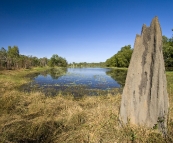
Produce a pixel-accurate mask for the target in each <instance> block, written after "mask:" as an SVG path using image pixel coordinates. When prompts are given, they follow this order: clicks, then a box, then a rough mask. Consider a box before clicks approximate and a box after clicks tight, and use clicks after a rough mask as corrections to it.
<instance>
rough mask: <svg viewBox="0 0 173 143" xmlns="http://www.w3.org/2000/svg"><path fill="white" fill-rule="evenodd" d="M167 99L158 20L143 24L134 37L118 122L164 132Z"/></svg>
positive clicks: (167, 105)
mask: <svg viewBox="0 0 173 143" xmlns="http://www.w3.org/2000/svg"><path fill="white" fill-rule="evenodd" d="M168 107H169V100H168V94H167V81H166V75H165V66H164V60H163V53H162V32H161V28H160V24H159V21H158V18H157V17H155V18H154V19H153V20H152V22H151V25H150V27H147V26H146V25H143V27H142V31H141V35H136V40H135V45H134V51H133V54H132V57H131V61H130V65H129V68H128V73H127V77H126V83H125V87H124V89H123V94H122V101H121V108H120V119H121V121H122V122H123V123H127V122H128V121H130V123H132V124H137V125H144V126H148V127H153V126H155V125H156V124H157V125H158V127H159V129H160V130H161V131H162V132H164V133H165V132H166V127H167V115H168Z"/></svg>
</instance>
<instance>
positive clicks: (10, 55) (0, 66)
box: [0, 46, 67, 70]
mask: <svg viewBox="0 0 173 143" xmlns="http://www.w3.org/2000/svg"><path fill="white" fill-rule="evenodd" d="M37 66H41V67H45V66H50V67H54V66H60V67H66V66H67V61H66V59H65V58H62V57H60V56H58V55H57V54H54V55H52V57H51V58H50V59H48V58H46V57H43V58H37V57H35V56H26V55H21V54H20V53H19V48H18V47H17V46H13V47H11V46H8V49H7V50H6V49H5V48H3V47H2V48H1V49H0V70H4V69H8V70H11V69H21V68H25V69H29V68H31V67H37Z"/></svg>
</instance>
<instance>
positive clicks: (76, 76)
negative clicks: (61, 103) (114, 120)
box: [23, 68, 126, 96]
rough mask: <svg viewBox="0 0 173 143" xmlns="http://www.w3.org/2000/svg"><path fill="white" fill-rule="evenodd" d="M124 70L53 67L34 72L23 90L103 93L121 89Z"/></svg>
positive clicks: (51, 93)
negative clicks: (37, 72)
mask: <svg viewBox="0 0 173 143" xmlns="http://www.w3.org/2000/svg"><path fill="white" fill-rule="evenodd" d="M123 76H126V71H124V70H114V69H113V70H112V69H107V68H68V69H67V68H63V69H62V68H58V69H56V68H53V69H51V70H47V71H45V72H42V73H39V74H35V75H34V77H33V79H34V80H33V81H32V82H31V83H30V84H29V85H25V86H24V88H23V90H24V91H41V92H44V93H45V94H46V95H57V94H58V93H59V92H61V93H62V92H63V95H64V94H67V95H69V94H70V95H74V96H83V95H103V94H107V93H110V94H117V92H121V91H122V88H120V87H122V86H123V85H124V82H125V77H123Z"/></svg>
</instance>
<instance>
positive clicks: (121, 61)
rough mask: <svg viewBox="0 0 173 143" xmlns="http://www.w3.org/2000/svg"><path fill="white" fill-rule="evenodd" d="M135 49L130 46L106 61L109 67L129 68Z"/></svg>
mask: <svg viewBox="0 0 173 143" xmlns="http://www.w3.org/2000/svg"><path fill="white" fill-rule="evenodd" d="M132 52H133V49H132V48H131V46H130V45H127V46H124V47H122V48H121V50H120V51H118V53H117V54H115V55H113V56H112V57H111V58H109V59H107V60H106V66H107V67H128V66H129V64H130V59H131V55H132Z"/></svg>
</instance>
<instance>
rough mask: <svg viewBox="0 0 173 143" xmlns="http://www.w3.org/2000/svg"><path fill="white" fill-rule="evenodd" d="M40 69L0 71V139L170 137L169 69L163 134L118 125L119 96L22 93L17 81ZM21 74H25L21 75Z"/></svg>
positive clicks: (67, 142)
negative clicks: (167, 122)
mask: <svg viewBox="0 0 173 143" xmlns="http://www.w3.org/2000/svg"><path fill="white" fill-rule="evenodd" d="M43 70H45V69H41V68H36V69H32V70H19V71H3V72H1V73H0V84H1V85H2V86H3V87H0V89H1V90H2V92H0V93H1V95H0V142H2V143H8V142H9V143H31V142H32V143H115V142H134V143H135V142H153V143H156V142H157V143H159V142H160V143H163V142H173V112H172V111H173V100H172V99H173V98H172V97H173V94H172V89H173V84H172V83H173V72H167V80H168V92H169V97H170V98H169V99H170V110H169V111H170V116H169V124H168V137H167V138H166V139H164V138H163V137H162V135H161V134H160V133H159V132H158V131H157V129H148V128H146V127H139V126H134V125H130V124H128V125H127V126H124V127H120V124H119V118H118V115H119V107H120V101H121V95H119V94H118V95H116V96H112V95H109V94H108V95H106V96H92V97H91V96H87V95H84V96H83V97H82V98H81V99H76V98H74V97H73V96H70V95H69V96H63V95H61V94H58V95H57V96H54V97H46V96H45V95H44V94H43V93H41V92H31V93H23V92H21V91H18V90H17V88H16V87H17V86H20V85H22V84H23V83H27V82H29V81H30V78H29V77H28V76H27V75H28V74H34V73H36V72H42V71H43ZM24 77H25V78H24Z"/></svg>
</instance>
